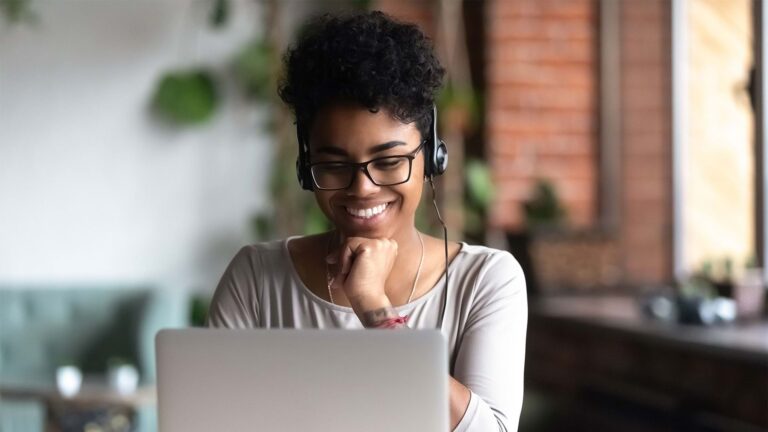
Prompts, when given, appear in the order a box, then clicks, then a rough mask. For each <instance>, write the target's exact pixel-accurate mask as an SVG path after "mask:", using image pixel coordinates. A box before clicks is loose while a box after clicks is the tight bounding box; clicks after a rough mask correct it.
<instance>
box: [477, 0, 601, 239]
mask: <svg viewBox="0 0 768 432" xmlns="http://www.w3.org/2000/svg"><path fill="white" fill-rule="evenodd" d="M486 20H487V21H486V22H487V26H486V35H487V36H486V43H487V58H488V62H487V69H486V79H487V86H488V89H489V91H488V94H487V106H486V108H487V123H486V136H487V138H488V142H487V146H488V148H487V154H488V156H489V157H490V162H491V165H492V169H493V173H494V179H495V181H496V184H497V185H498V192H499V193H498V199H497V200H496V203H495V205H494V208H493V210H492V213H491V220H490V223H491V224H492V225H493V226H496V227H499V228H503V229H507V230H514V229H520V228H522V227H523V223H524V218H523V214H522V212H521V203H522V202H523V201H525V200H526V199H527V198H528V197H529V196H530V193H531V191H532V187H533V185H534V184H535V180H536V179H537V178H546V179H549V180H551V181H552V182H554V184H555V186H556V188H557V190H558V192H559V193H560V197H561V199H562V201H563V204H564V205H565V207H566V209H567V211H568V222H569V224H570V225H571V226H574V227H588V226H591V225H593V224H594V223H595V222H596V208H597V196H596V193H597V187H596V170H597V155H596V153H595V147H596V146H595V144H596V137H597V135H596V134H597V132H596V119H597V96H596V95H597V91H596V84H597V83H596V73H597V65H598V61H599V59H598V56H597V52H596V51H597V8H596V3H595V1H593V0H497V1H492V2H489V3H488V6H487V9H486Z"/></svg>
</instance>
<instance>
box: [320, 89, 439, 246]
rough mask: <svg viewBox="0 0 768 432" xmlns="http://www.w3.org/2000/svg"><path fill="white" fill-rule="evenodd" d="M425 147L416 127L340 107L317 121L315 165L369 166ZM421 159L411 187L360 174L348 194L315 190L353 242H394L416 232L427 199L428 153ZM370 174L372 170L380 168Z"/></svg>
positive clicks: (415, 164) (355, 108) (417, 160)
mask: <svg viewBox="0 0 768 432" xmlns="http://www.w3.org/2000/svg"><path fill="white" fill-rule="evenodd" d="M420 143H421V133H419V130H418V129H417V128H416V123H409V124H404V123H402V122H400V121H399V120H397V119H395V118H393V117H392V116H391V115H390V113H389V111H387V110H385V109H380V110H379V111H378V112H376V113H372V112H370V111H369V110H368V109H367V108H364V107H361V106H359V105H351V104H334V105H329V106H327V107H325V108H324V109H322V110H320V111H319V112H318V113H317V115H316V116H315V120H314V122H313V124H312V127H311V129H310V132H309V147H310V162H311V163H316V162H366V161H369V160H371V159H374V158H380V157H385V156H399V155H407V154H412V152H413V151H414V150H416V149H417V148H418V147H419V144H420ZM415 156H416V157H415V158H414V159H413V164H412V169H411V176H410V179H409V180H408V181H407V182H405V183H402V184H398V185H393V186H377V185H376V184H374V183H373V182H372V181H371V179H370V178H368V177H367V176H366V175H365V173H364V172H363V171H362V170H358V171H357V172H356V173H355V174H354V175H353V180H352V184H351V185H350V186H349V187H348V188H347V189H341V190H333V191H325V190H315V198H316V199H317V203H318V205H319V206H320V208H321V209H322V211H323V213H325V215H326V216H327V217H328V219H330V220H331V222H333V224H334V225H335V226H336V228H337V229H339V230H340V231H341V232H342V233H343V234H345V235H346V236H348V237H351V236H355V237H367V238H394V237H396V234H397V233H399V232H405V231H403V230H409V229H412V227H413V226H414V215H415V213H416V208H417V207H418V205H419V201H420V199H421V192H422V188H423V185H424V149H423V148H422V150H421V151H419V152H418V153H416V155H415ZM368 168H369V170H372V169H373V168H374V164H370V165H368ZM380 183H381V182H380ZM382 208H383V211H382Z"/></svg>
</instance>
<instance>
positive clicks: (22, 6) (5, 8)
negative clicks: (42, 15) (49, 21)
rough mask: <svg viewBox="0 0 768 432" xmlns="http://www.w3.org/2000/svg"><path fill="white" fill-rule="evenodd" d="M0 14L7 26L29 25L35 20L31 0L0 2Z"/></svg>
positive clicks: (6, 0) (2, 0)
mask: <svg viewBox="0 0 768 432" xmlns="http://www.w3.org/2000/svg"><path fill="white" fill-rule="evenodd" d="M0 14H1V15H3V16H4V17H5V20H6V22H8V23H9V24H18V23H22V22H27V23H31V22H34V21H35V20H36V19H37V15H36V14H35V12H34V11H33V10H32V1H31V0H0Z"/></svg>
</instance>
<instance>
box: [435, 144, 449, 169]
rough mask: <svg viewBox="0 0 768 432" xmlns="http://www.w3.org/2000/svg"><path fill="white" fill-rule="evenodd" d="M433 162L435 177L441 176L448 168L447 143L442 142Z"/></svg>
mask: <svg viewBox="0 0 768 432" xmlns="http://www.w3.org/2000/svg"><path fill="white" fill-rule="evenodd" d="M433 160H434V162H433V166H432V168H433V172H434V174H435V175H440V174H442V173H444V172H445V170H446V169H447V168H448V147H446V146H445V142H443V140H440V144H439V145H438V146H437V149H436V150H435V156H434V159H433Z"/></svg>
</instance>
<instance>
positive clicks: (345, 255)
mask: <svg viewBox="0 0 768 432" xmlns="http://www.w3.org/2000/svg"><path fill="white" fill-rule="evenodd" d="M354 255H355V252H354V251H353V249H352V247H351V246H350V245H348V244H345V245H344V247H343V249H342V250H341V255H340V260H339V265H340V273H341V274H342V275H344V276H346V275H347V274H349V271H350V269H351V268H352V261H353V258H354Z"/></svg>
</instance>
